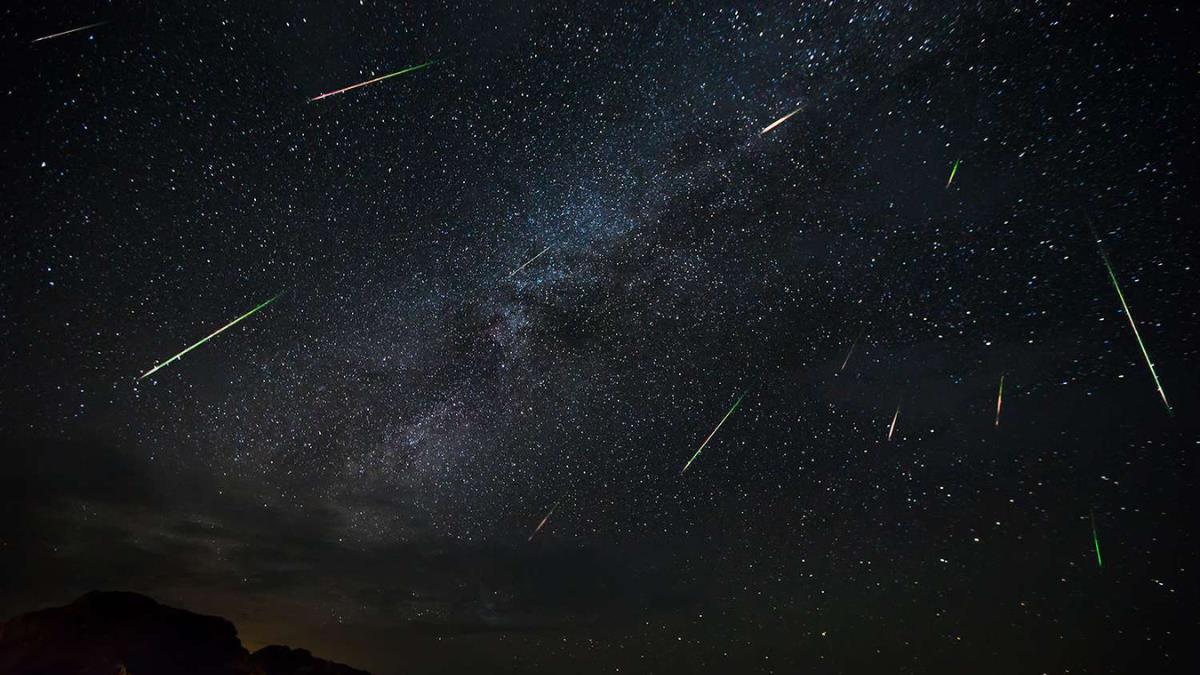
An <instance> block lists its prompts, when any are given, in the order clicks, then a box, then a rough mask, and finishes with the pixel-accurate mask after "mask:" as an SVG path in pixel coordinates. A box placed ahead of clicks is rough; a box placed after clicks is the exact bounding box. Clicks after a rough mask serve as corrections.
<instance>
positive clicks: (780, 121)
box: [758, 106, 804, 136]
mask: <svg viewBox="0 0 1200 675" xmlns="http://www.w3.org/2000/svg"><path fill="white" fill-rule="evenodd" d="M803 107H804V106H800V107H799V108H796V109H795V110H793V111H792V112H790V113H788V114H786V115H784V116H783V117H780V118H779V119H777V120H775V121H774V122H771V123H770V124H768V125H767V126H766V127H764V128H763V130H762V131H760V132H758V135H759V136H762V135H763V134H765V133H767V132H768V131H770V130H772V129H774V128H775V127H777V126H779V125H780V124H783V123H784V122H786V121H787V120H788V118H789V117H791V116H792V115H795V114H796V113H798V112H800V110H801V108H803Z"/></svg>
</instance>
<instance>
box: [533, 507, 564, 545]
mask: <svg viewBox="0 0 1200 675" xmlns="http://www.w3.org/2000/svg"><path fill="white" fill-rule="evenodd" d="M559 501H561V500H559ZM557 508H558V502H554V506H551V507H550V510H549V511H547V512H546V517H545V518H542V522H540V523H538V526H537V527H536V528H534V530H533V534H530V535H529V541H533V538H534V537H535V536H537V533H538V532H541V531H542V528H543V527H545V526H546V521H547V520H550V515H551V514H552V513H554V509H557Z"/></svg>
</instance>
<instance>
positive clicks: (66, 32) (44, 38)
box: [29, 21, 108, 44]
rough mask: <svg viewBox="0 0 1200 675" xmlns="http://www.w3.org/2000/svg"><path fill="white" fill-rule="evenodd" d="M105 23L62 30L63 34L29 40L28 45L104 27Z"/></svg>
mask: <svg viewBox="0 0 1200 675" xmlns="http://www.w3.org/2000/svg"><path fill="white" fill-rule="evenodd" d="M106 23H108V22H107V21H100V22H98V23H89V24H88V25H86V26H80V27H79V28H72V29H71V30H64V31H63V32H61V33H55V34H54V35H43V36H42V37H40V38H37V39H36V40H30V41H29V43H30V44H33V43H34V42H41V41H42V40H53V39H54V38H56V37H62V36H64V35H70V34H71V33H78V32H79V31H81V30H87V29H89V28H95V27H96V26H103V25H104V24H106Z"/></svg>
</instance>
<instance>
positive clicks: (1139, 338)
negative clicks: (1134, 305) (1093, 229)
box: [1096, 238, 1172, 414]
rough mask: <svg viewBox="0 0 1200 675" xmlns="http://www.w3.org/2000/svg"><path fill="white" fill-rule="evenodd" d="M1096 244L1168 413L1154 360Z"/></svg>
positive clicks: (1109, 267)
mask: <svg viewBox="0 0 1200 675" xmlns="http://www.w3.org/2000/svg"><path fill="white" fill-rule="evenodd" d="M1096 245H1097V246H1099V248H1100V259H1101V260H1103V261H1104V267H1105V269H1107V270H1108V278H1109V279H1110V280H1111V281H1112V285H1113V288H1115V289H1116V290H1117V298H1118V299H1120V301H1121V307H1122V308H1124V310H1125V318H1126V319H1129V327H1130V328H1132V329H1133V337H1134V338H1135V339H1136V340H1137V343H1138V348H1139V349H1141V350H1142V357H1143V358H1145V359H1146V367H1147V368H1149V369H1150V377H1153V378H1154V387H1155V388H1156V389H1157V390H1158V395H1159V397H1161V398H1162V402H1163V405H1165V406H1166V407H1167V413H1168V414H1170V413H1171V412H1172V410H1171V404H1170V403H1168V402H1167V393H1166V392H1165V391H1163V387H1162V382H1161V381H1159V379H1158V373H1157V372H1156V371H1155V370H1154V362H1153V361H1151V360H1150V353H1149V352H1147V351H1146V343H1144V342H1142V334H1141V333H1139V332H1138V327H1137V324H1136V323H1134V321H1133V314H1131V313H1130V312H1129V304H1128V303H1126V302H1125V294H1124V293H1122V292H1121V284H1119V283H1117V275H1116V273H1115V272H1113V267H1112V263H1110V262H1109V261H1108V255H1107V254H1105V253H1104V247H1103V246H1100V240H1099V238H1097V239H1096Z"/></svg>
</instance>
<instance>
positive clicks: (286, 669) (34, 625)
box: [0, 591, 363, 675]
mask: <svg viewBox="0 0 1200 675" xmlns="http://www.w3.org/2000/svg"><path fill="white" fill-rule="evenodd" d="M18 674H19V675H118V674H119V675H126V674H127V675H363V672H362V671H360V670H355V669H353V668H350V667H348V666H343V665H341V664H337V663H331V662H329V661H323V660H321V659H318V658H315V657H313V656H312V654H310V653H308V652H307V651H305V650H302V649H298V650H292V649H289V648H287V647H265V648H263V649H261V650H259V651H258V652H256V653H255V654H254V655H253V656H251V655H250V654H249V653H248V652H247V651H246V649H245V648H244V647H242V643H241V641H239V640H238V637H237V629H235V628H234V626H233V624H232V623H230V622H229V621H227V620H225V619H222V618H220V617H215V616H204V615H201V614H193V613H192V612H188V611H185V610H182V609H175V608H174V607H167V606H165V605H160V604H158V603H157V602H155V601H154V600H151V599H150V598H148V597H146V596H144V595H138V594H137V593H103V592H97V591H93V592H91V593H87V594H85V595H84V596H82V597H80V598H79V599H78V600H76V601H75V602H73V603H71V604H69V605H67V606H65V607H55V608H52V609H43V610H40V611H36V612H30V613H28V614H23V615H21V616H19V617H16V618H14V619H11V620H9V621H5V622H2V623H0V675H18Z"/></svg>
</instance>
